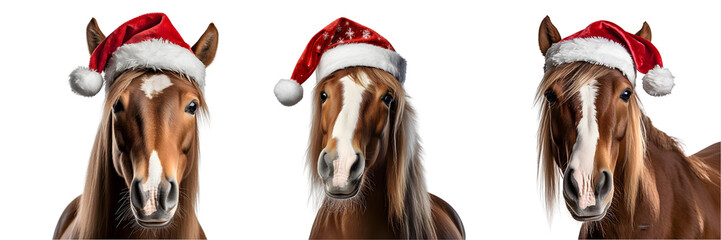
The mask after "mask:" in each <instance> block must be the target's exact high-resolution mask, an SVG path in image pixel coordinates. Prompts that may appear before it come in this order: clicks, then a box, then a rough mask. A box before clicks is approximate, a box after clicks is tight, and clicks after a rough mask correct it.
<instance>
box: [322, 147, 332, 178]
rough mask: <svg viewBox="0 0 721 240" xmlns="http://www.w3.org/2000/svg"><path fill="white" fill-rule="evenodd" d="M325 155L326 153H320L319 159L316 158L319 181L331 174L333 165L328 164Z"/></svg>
mask: <svg viewBox="0 0 721 240" xmlns="http://www.w3.org/2000/svg"><path fill="white" fill-rule="evenodd" d="M327 155H328V152H326V151H323V152H321V153H320V157H318V175H320V178H321V179H326V178H328V177H330V175H331V174H332V173H333V165H332V164H328V162H329V161H327V160H326V157H327Z"/></svg>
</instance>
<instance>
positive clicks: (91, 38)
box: [85, 18, 105, 54]
mask: <svg viewBox="0 0 721 240" xmlns="http://www.w3.org/2000/svg"><path fill="white" fill-rule="evenodd" d="M85 35H86V38H87V40H88V52H90V54H93V51H95V48H96V47H98V45H100V43H101V42H102V41H103V40H105V34H103V32H102V31H100V28H99V27H98V21H96V20H95V18H93V19H90V22H89V23H88V27H87V28H86V30H85Z"/></svg>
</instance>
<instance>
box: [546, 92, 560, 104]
mask: <svg viewBox="0 0 721 240" xmlns="http://www.w3.org/2000/svg"><path fill="white" fill-rule="evenodd" d="M543 95H546V101H548V102H549V103H552V102H555V101H557V100H558V97H557V96H556V93H555V92H553V90H551V89H548V90H546V92H545V93H544V94H543Z"/></svg>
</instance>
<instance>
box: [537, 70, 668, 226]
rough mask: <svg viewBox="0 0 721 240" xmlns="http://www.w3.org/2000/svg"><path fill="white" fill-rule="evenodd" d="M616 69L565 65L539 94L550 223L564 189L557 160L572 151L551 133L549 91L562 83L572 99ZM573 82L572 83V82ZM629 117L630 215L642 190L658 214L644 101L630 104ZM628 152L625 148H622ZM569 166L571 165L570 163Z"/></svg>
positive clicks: (626, 184) (626, 191)
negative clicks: (561, 144)
mask: <svg viewBox="0 0 721 240" xmlns="http://www.w3.org/2000/svg"><path fill="white" fill-rule="evenodd" d="M611 71H615V70H614V69H611V68H608V67H605V66H601V65H595V64H591V63H587V62H572V63H566V64H561V65H558V66H556V67H553V68H551V69H550V70H549V71H547V72H546V73H545V74H544V76H543V79H542V81H541V83H540V84H539V86H538V89H537V91H536V98H535V103H536V104H537V105H540V106H541V111H540V116H539V117H540V123H539V127H538V171H537V175H538V178H539V180H540V182H541V184H540V186H539V187H540V189H541V191H542V192H543V193H544V195H545V202H546V212H547V214H548V217H549V219H550V218H551V216H552V214H553V209H554V206H555V203H556V201H557V200H558V190H559V189H560V188H561V186H560V182H559V179H560V177H561V175H562V174H563V172H562V166H560V165H559V164H560V160H559V159H557V156H558V155H559V153H561V151H564V152H565V154H566V155H565V156H567V157H568V156H570V152H569V149H566V147H565V146H563V147H559V146H558V145H557V143H556V141H555V140H554V139H553V134H552V129H551V127H552V126H551V121H552V120H551V110H550V108H551V104H550V103H548V102H547V101H545V96H544V93H545V91H546V89H548V88H549V87H550V86H552V85H554V84H556V83H559V82H560V83H562V84H563V86H564V92H563V93H561V95H566V96H571V95H573V94H575V93H577V92H578V91H579V89H580V88H581V86H583V85H586V84H588V83H590V82H591V81H592V80H595V79H598V78H600V77H602V76H604V75H606V74H608V73H610V72H611ZM571 79H572V80H571ZM628 103H629V108H628V114H629V115H628V116H629V121H628V123H627V124H628V125H627V127H626V136H625V146H624V147H625V154H624V155H625V156H626V159H625V161H624V162H623V163H622V164H623V166H622V167H623V173H624V181H623V196H624V200H625V203H626V205H627V206H628V210H629V211H630V214H633V212H634V210H635V206H636V198H637V196H638V191H639V188H642V189H643V190H644V193H645V194H646V196H647V197H645V198H643V199H644V200H646V201H647V203H648V204H649V206H651V207H650V208H651V209H652V210H654V212H656V213H657V212H658V209H659V200H658V193H657V192H656V191H657V190H656V184H655V181H654V180H653V178H652V177H649V174H651V173H650V171H649V169H648V165H647V164H646V161H647V160H646V159H645V154H646V137H645V135H644V134H645V131H644V129H645V127H644V125H643V123H644V121H642V120H643V117H644V114H643V112H642V111H641V106H640V101H639V99H638V97H637V95H635V94H634V95H633V97H632V98H631V99H630V100H629V102H628ZM622 150H624V148H622ZM566 164H567V163H566Z"/></svg>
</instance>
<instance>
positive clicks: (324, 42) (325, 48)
mask: <svg viewBox="0 0 721 240" xmlns="http://www.w3.org/2000/svg"><path fill="white" fill-rule="evenodd" d="M354 66H365V67H374V68H378V69H381V70H384V71H386V72H388V73H390V74H392V75H393V76H395V77H396V79H398V81H400V82H401V83H403V81H404V80H405V75H406V60H405V59H403V57H401V55H400V54H398V53H397V52H396V51H395V49H393V46H391V44H390V42H388V40H386V39H385V38H383V37H382V36H381V35H380V34H378V33H377V32H375V31H373V29H370V28H368V27H365V26H363V25H360V24H358V23H356V22H354V21H351V20H350V19H347V18H338V19H336V20H335V21H333V22H332V23H330V24H328V26H326V27H325V28H323V29H322V30H320V32H318V33H316V34H315V36H313V38H311V39H310V42H309V43H308V45H307V46H306V47H305V50H304V51H303V54H302V55H301V56H300V59H298V63H297V64H296V65H295V70H293V75H291V77H290V79H281V80H280V81H278V83H277V84H276V85H275V89H274V92H275V96H276V97H277V98H278V101H280V103H281V104H283V105H285V106H292V105H295V104H296V103H298V101H300V100H301V99H302V98H303V88H302V87H301V86H300V85H301V84H303V82H305V81H306V80H307V79H308V78H309V77H310V75H311V74H313V71H316V69H317V71H316V75H315V76H316V79H317V81H320V80H321V79H323V78H324V77H326V76H328V75H330V74H331V73H333V72H335V71H336V70H340V69H343V68H347V67H354Z"/></svg>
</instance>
